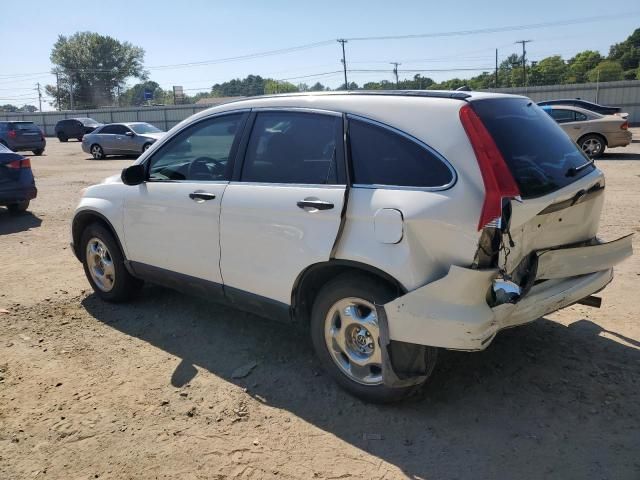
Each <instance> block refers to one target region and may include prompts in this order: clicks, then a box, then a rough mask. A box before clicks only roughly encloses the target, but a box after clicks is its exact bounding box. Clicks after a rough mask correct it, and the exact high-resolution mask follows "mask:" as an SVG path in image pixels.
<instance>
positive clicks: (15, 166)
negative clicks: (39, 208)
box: [0, 145, 38, 213]
mask: <svg viewBox="0 0 640 480" xmlns="http://www.w3.org/2000/svg"><path fill="white" fill-rule="evenodd" d="M37 194H38V191H37V190H36V182H35V180H34V178H33V173H32V172H31V160H29V159H28V158H25V157H23V156H22V155H20V154H19V153H15V152H12V151H11V150H9V149H8V148H7V147H6V146H4V145H0V205H2V206H4V207H8V208H9V211H10V212H11V213H20V212H24V211H25V210H27V208H29V203H30V201H31V200H33V199H34V198H36V196H37Z"/></svg>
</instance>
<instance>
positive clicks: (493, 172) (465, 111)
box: [460, 104, 520, 230]
mask: <svg viewBox="0 0 640 480" xmlns="http://www.w3.org/2000/svg"><path fill="white" fill-rule="evenodd" d="M460 121H461V122H462V126H463V127H464V129H465V131H466V132H467V137H469V141H470V142H471V146H472V147H473V151H474V153H475V154H476V160H477V162H478V166H479V167H480V173H481V174H482V181H483V183H484V190H485V195H484V202H483V204H482V211H481V213H480V220H479V221H478V230H482V229H483V228H484V227H485V226H490V225H492V226H497V225H498V224H499V221H500V219H501V217H502V199H503V198H514V197H519V196H520V189H519V188H518V185H517V184H516V182H515V180H514V179H513V176H512V175H511V172H510V171H509V167H507V164H506V162H505V161H504V158H503V157H502V154H501V153H500V150H498V147H497V145H496V143H495V142H494V141H493V138H492V137H491V134H490V133H489V131H488V130H487V128H486V127H485V126H484V124H483V123H482V120H480V117H478V115H477V114H476V112H475V111H474V110H473V108H471V105H469V104H467V105H465V106H463V107H462V108H461V109H460Z"/></svg>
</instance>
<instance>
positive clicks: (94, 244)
mask: <svg viewBox="0 0 640 480" xmlns="http://www.w3.org/2000/svg"><path fill="white" fill-rule="evenodd" d="M80 247H81V249H82V250H81V252H82V253H83V258H82V264H83V266H84V273H85V275H86V276H87V279H88V280H89V283H90V284H91V287H92V288H93V291H94V292H96V294H97V295H98V296H99V297H100V298H102V299H103V300H106V301H108V302H124V301H126V300H128V299H130V298H131V297H132V296H133V295H134V294H135V293H137V292H138V290H140V287H142V281H140V280H138V279H137V278H135V277H133V276H132V275H131V274H130V273H129V272H128V271H127V269H126V267H125V266H124V255H123V254H122V252H121V251H120V247H119V246H118V243H117V242H116V240H115V238H113V235H112V234H111V232H109V231H108V230H107V229H106V228H104V227H103V226H102V225H100V224H98V223H93V224H91V225H89V226H88V227H87V228H86V229H85V230H84V232H83V233H82V239H81V242H80Z"/></svg>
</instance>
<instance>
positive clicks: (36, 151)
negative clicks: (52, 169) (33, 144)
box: [32, 148, 44, 156]
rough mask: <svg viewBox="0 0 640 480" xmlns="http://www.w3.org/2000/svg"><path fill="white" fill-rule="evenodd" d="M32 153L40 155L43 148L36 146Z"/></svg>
mask: <svg viewBox="0 0 640 480" xmlns="http://www.w3.org/2000/svg"><path fill="white" fill-rule="evenodd" d="M32 151H33V154H34V155H38V156H40V155H42V154H43V153H44V148H38V149H36V150H32Z"/></svg>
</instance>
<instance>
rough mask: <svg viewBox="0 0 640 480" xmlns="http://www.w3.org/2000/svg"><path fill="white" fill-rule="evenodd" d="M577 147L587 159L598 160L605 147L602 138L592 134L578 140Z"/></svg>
mask: <svg viewBox="0 0 640 480" xmlns="http://www.w3.org/2000/svg"><path fill="white" fill-rule="evenodd" d="M578 145H579V146H580V148H581V149H582V151H583V152H584V153H585V154H586V155H587V156H588V157H589V158H600V157H601V156H602V154H603V153H604V149H605V147H606V143H605V141H604V138H602V137H601V136H600V135H596V134H593V133H592V134H589V135H585V136H584V137H582V138H581V139H580V140H578Z"/></svg>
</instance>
